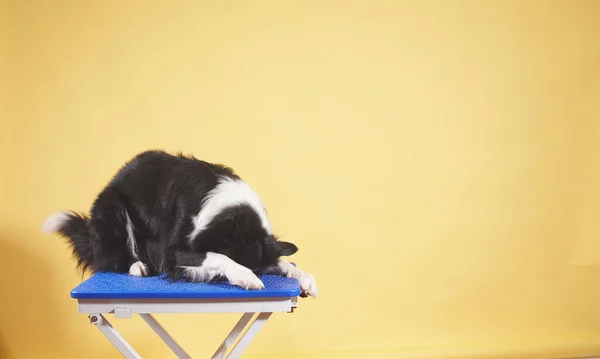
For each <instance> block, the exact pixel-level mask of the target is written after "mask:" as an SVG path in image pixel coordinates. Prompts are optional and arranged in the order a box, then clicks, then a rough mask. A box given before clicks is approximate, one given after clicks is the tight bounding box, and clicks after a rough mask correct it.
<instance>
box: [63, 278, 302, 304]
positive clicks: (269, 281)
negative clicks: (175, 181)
mask: <svg viewBox="0 0 600 359" xmlns="http://www.w3.org/2000/svg"><path fill="white" fill-rule="evenodd" d="M259 278H260V279H261V280H262V281H263V283H264V284H265V289H261V290H245V289H242V288H240V287H237V286H232V285H230V284H228V283H227V282H222V283H188V282H184V281H181V282H175V283H171V282H169V281H168V280H167V279H165V278H164V277H163V276H160V277H158V276H157V277H144V278H142V277H134V276H131V275H129V274H120V273H96V274H94V275H92V276H91V277H90V278H88V279H87V280H85V281H84V282H83V283H81V284H80V285H78V286H77V287H75V288H74V289H73V290H72V291H71V297H72V298H76V299H117V298H118V299H158V298H163V299H166V298H179V299H182V298H190V299H192V298H193V299H197V298H206V299H208V298H267V297H270V298H273V297H293V296H297V295H299V294H300V284H299V283H298V280H296V279H293V278H285V277H281V276H274V275H263V276H260V277H259Z"/></svg>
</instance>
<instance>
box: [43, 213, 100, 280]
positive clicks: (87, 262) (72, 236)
mask: <svg viewBox="0 0 600 359" xmlns="http://www.w3.org/2000/svg"><path fill="white" fill-rule="evenodd" d="M88 223H89V218H88V217H86V216H85V215H82V214H77V213H75V212H58V213H54V214H52V215H50V216H49V217H48V218H46V220H45V221H44V224H43V226H42V232H44V233H58V234H60V235H61V236H63V237H65V238H66V239H67V242H68V243H69V246H70V247H71V249H72V251H73V256H74V257H75V258H76V259H77V268H78V269H80V270H81V271H82V273H84V272H85V271H86V270H87V269H88V268H89V267H91V266H92V260H93V250H92V235H91V233H90V230H89V226H88Z"/></svg>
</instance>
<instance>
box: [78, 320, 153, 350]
mask: <svg viewBox="0 0 600 359" xmlns="http://www.w3.org/2000/svg"><path fill="white" fill-rule="evenodd" d="M90 322H91V323H92V324H94V325H96V327H97V328H98V329H100V331H101V332H102V334H104V335H105V336H106V338H108V340H110V342H111V343H112V344H113V345H114V346H115V347H116V348H117V349H118V350H119V351H120V352H121V354H123V356H124V357H125V358H127V359H142V357H141V356H140V355H139V354H138V353H137V352H136V351H135V349H133V347H132V346H131V345H129V343H127V341H126V340H125V339H124V338H123V337H122V336H121V334H119V332H118V331H117V330H116V329H115V328H114V327H113V326H112V325H111V324H110V322H109V321H108V320H107V319H106V318H105V317H104V316H103V315H102V314H99V313H95V314H90Z"/></svg>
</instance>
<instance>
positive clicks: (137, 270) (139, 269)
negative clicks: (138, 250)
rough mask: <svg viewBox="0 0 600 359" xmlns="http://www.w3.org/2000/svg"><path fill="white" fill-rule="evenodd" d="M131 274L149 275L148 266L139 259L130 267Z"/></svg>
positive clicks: (136, 275) (137, 275)
mask: <svg viewBox="0 0 600 359" xmlns="http://www.w3.org/2000/svg"><path fill="white" fill-rule="evenodd" d="M129 274H130V275H132V276H135V277H147V276H148V267H147V266H146V265H145V264H144V263H142V262H140V261H137V262H135V263H133V264H132V265H131V267H129Z"/></svg>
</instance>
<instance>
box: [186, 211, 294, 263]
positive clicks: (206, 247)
mask: <svg viewBox="0 0 600 359" xmlns="http://www.w3.org/2000/svg"><path fill="white" fill-rule="evenodd" d="M201 237H202V238H201V239H200V240H199V241H197V242H198V243H199V244H200V245H201V246H202V248H199V250H202V251H217V252H219V253H222V254H225V255H226V256H228V257H229V258H231V259H232V260H234V261H235V262H237V263H239V264H241V265H243V266H245V267H247V268H249V269H252V270H259V269H264V268H267V267H269V266H273V265H276V264H277V260H278V259H279V257H281V256H290V255H292V254H294V253H296V252H297V251H298V248H297V247H296V246H295V245H294V244H293V243H289V242H284V241H280V240H278V238H277V236H275V235H274V234H272V233H269V232H268V231H267V229H266V228H265V227H264V225H263V223H262V222H261V219H260V217H259V216H258V214H257V213H256V212H255V211H254V210H253V209H252V208H251V207H249V206H243V205H241V206H235V207H231V208H228V209H226V210H225V211H223V212H222V213H221V214H219V215H218V216H217V217H215V218H214V220H213V222H212V223H211V225H210V226H209V227H208V228H207V229H206V230H205V231H204V232H203V233H202V234H201Z"/></svg>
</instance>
